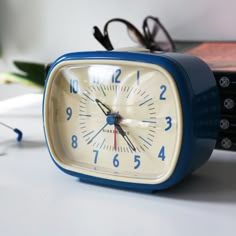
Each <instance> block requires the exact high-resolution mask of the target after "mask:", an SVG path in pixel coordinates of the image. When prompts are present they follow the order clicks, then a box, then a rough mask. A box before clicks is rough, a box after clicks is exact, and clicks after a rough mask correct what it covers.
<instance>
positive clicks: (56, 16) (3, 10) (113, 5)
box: [0, 0, 236, 63]
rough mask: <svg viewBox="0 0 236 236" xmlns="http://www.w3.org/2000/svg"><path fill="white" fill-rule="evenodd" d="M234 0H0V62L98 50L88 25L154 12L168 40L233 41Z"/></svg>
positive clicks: (133, 18)
mask: <svg viewBox="0 0 236 236" xmlns="http://www.w3.org/2000/svg"><path fill="white" fill-rule="evenodd" d="M235 12H236V1H235V0H224V1H221V0H215V1H214V0H197V1H194V0H175V1H174V0H173V1H170V0H143V1H141V0H137V1H134V0H133V1H132V0H119V1H114V0H84V1H83V0H64V1H62V0H61V1H59V0H34V1H33V0H0V43H1V45H2V52H3V58H4V61H5V62H7V63H9V62H10V61H11V60H12V59H13V58H14V59H15V58H17V59H28V60H34V61H46V62H48V61H52V60H54V59H55V58H56V57H58V56H59V55H61V54H63V53H65V52H69V51H81V50H83V51H84V50H97V49H103V48H102V47H101V46H100V45H99V44H98V43H97V42H96V40H95V39H94V38H93V36H92V26H93V25H95V24H96V25H98V26H100V27H103V25H104V23H105V22H106V21H107V20H108V19H110V18H113V17H123V18H126V19H128V20H130V21H131V22H133V23H134V24H135V25H136V26H137V27H141V25H142V20H143V18H144V17H145V16H147V15H154V16H158V17H159V19H161V21H162V23H163V24H164V25H165V26H166V28H167V29H168V30H169V32H170V34H171V35H172V36H173V38H174V39H182V40H186V39H187V40H235V39H236V27H235V25H236V24H235V23H236V14H235Z"/></svg>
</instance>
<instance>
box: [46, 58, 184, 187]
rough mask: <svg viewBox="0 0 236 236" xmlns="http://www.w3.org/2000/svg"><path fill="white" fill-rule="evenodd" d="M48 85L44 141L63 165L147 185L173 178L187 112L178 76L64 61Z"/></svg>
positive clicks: (141, 66)
mask: <svg viewBox="0 0 236 236" xmlns="http://www.w3.org/2000/svg"><path fill="white" fill-rule="evenodd" d="M47 90H48V91H47V93H46V97H45V113H44V119H45V128H46V133H47V142H48V145H49V147H50V150H51V155H52V156H53V158H54V161H55V162H56V163H58V164H59V165H60V166H62V167H63V168H64V169H66V170H69V171H74V172H77V173H80V174H84V175H89V176H94V177H99V178H105V179H112V180H117V181H125V182H130V183H132V182H133V183H134V182H135V183H144V184H156V183H161V182H163V181H165V180H167V179H168V178H169V177H170V176H171V174H172V173H173V171H174V168H175V166H176V164H177V161H178V156H179V153H180V148H181V144H182V135H183V134H182V130H183V127H182V110H181V104H180V98H179V94H178V90H177V87H176V84H175V81H174V79H173V78H172V76H171V75H170V74H169V73H168V72H167V71H166V70H164V69H163V68H162V67H160V66H158V65H154V64H153V65H152V64H146V63H140V62H127V61H119V60H113V61H108V60H99V61H96V60H83V61H82V60H81V61H80V62H78V61H73V60H71V61H65V62H62V63H59V64H58V65H57V66H55V67H54V69H53V71H52V72H51V74H50V79H48V84H47Z"/></svg>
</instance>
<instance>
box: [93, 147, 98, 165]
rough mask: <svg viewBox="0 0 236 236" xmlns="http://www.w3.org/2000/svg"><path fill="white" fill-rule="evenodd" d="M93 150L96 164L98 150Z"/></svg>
mask: <svg viewBox="0 0 236 236" xmlns="http://www.w3.org/2000/svg"><path fill="white" fill-rule="evenodd" d="M93 152H95V157H94V164H97V160H98V153H99V151H98V150H93Z"/></svg>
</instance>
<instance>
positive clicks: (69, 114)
mask: <svg viewBox="0 0 236 236" xmlns="http://www.w3.org/2000/svg"><path fill="white" fill-rule="evenodd" d="M66 114H67V120H70V118H71V116H72V109H71V107H67V108H66Z"/></svg>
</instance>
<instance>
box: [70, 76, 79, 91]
mask: <svg viewBox="0 0 236 236" xmlns="http://www.w3.org/2000/svg"><path fill="white" fill-rule="evenodd" d="M78 88H79V83H78V80H76V79H71V80H70V93H78Z"/></svg>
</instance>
